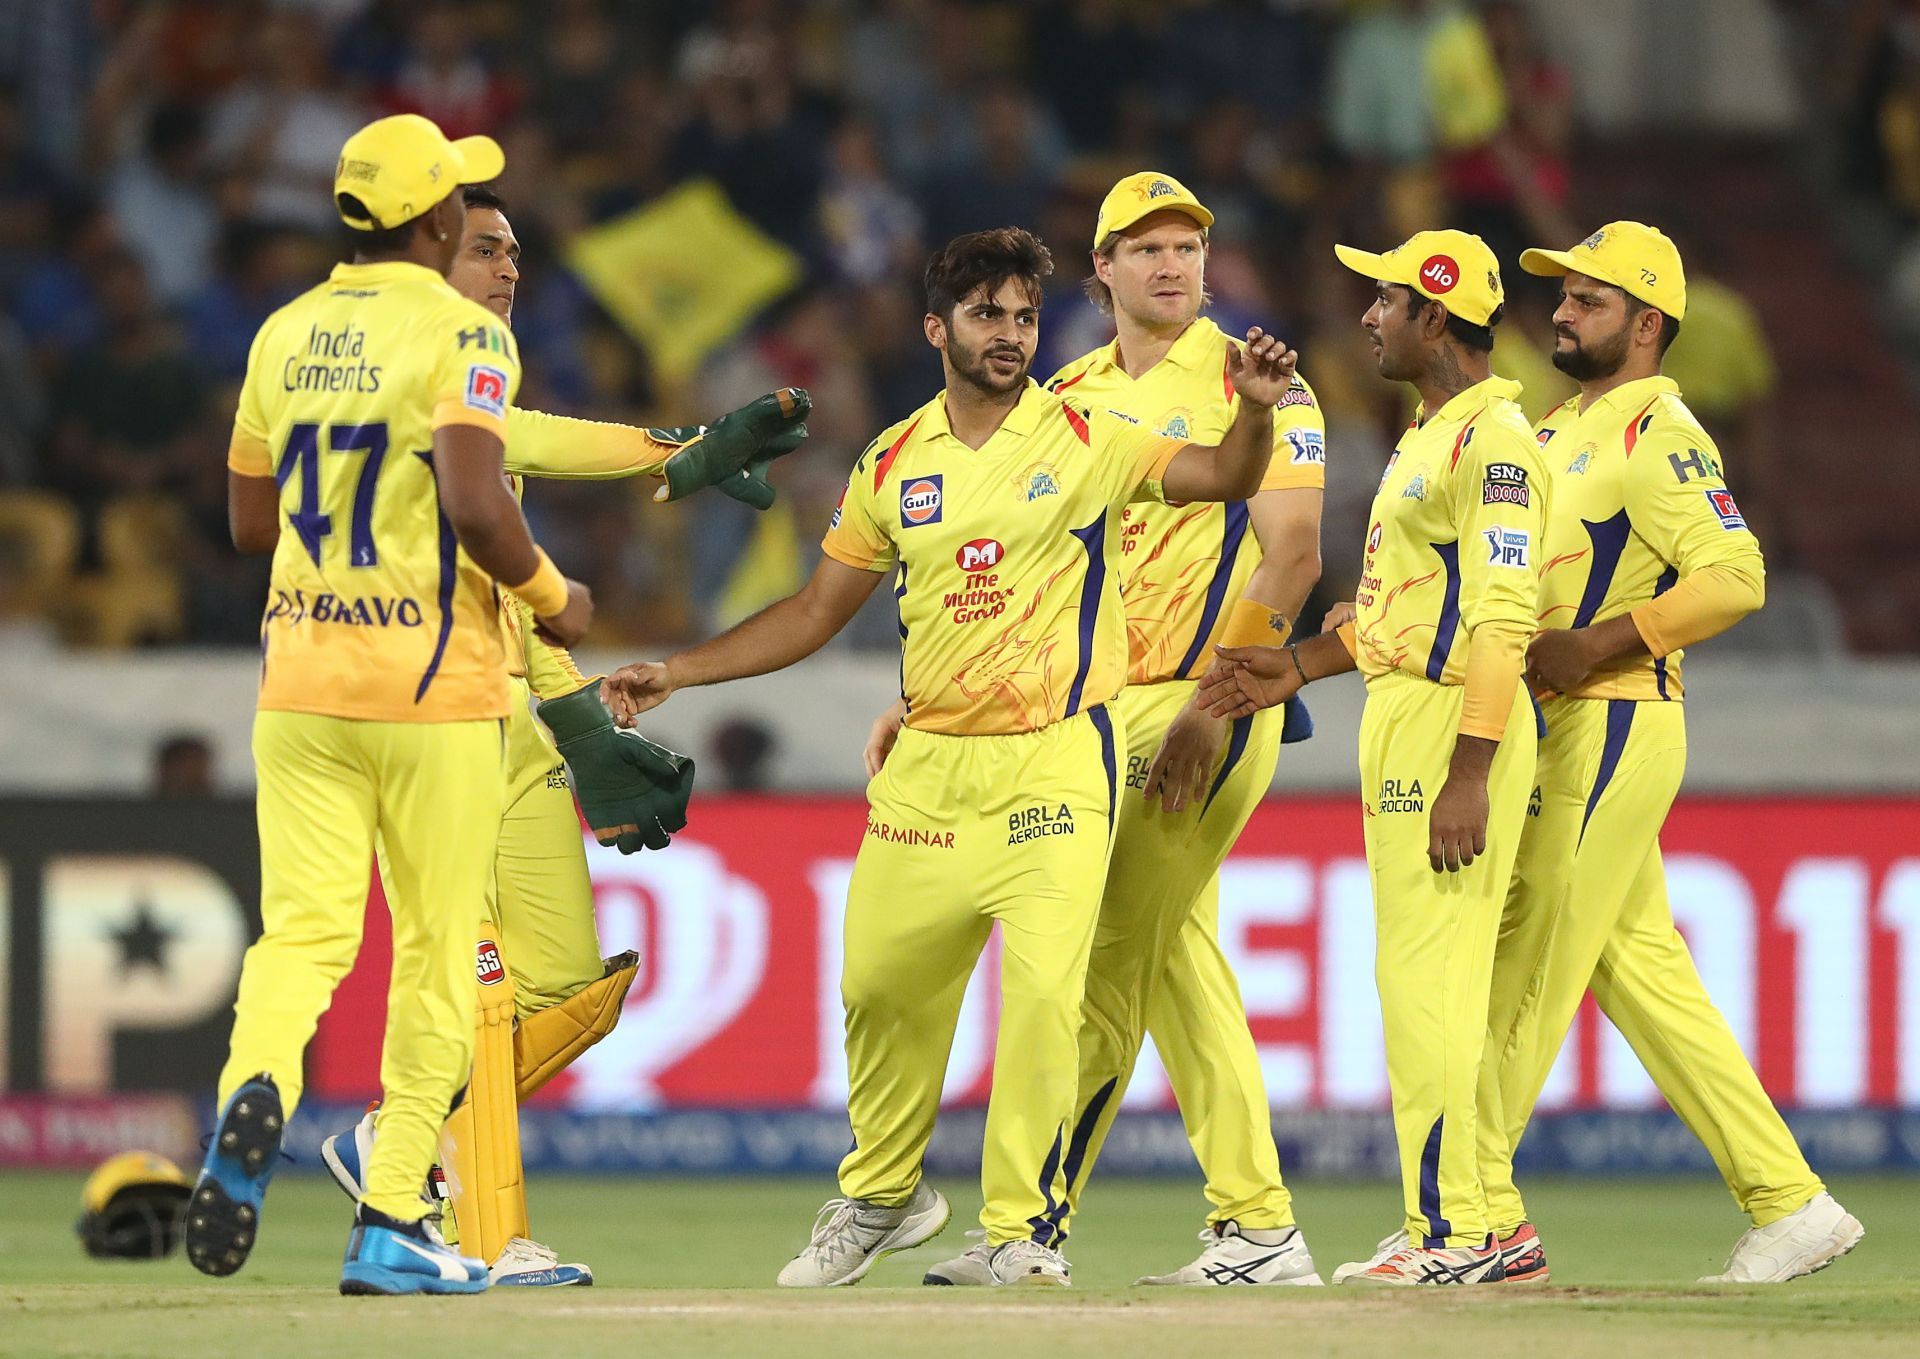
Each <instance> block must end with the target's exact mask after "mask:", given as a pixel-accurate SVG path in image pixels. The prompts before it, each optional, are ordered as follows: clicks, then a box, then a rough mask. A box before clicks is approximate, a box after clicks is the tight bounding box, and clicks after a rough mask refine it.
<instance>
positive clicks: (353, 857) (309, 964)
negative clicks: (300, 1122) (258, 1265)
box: [220, 712, 502, 1220]
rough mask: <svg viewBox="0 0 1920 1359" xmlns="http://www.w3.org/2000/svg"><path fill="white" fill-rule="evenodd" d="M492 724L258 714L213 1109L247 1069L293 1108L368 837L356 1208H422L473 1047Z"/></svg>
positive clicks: (496, 772)
mask: <svg viewBox="0 0 1920 1359" xmlns="http://www.w3.org/2000/svg"><path fill="white" fill-rule="evenodd" d="M501 740H502V738H501V724H500V722H499V721H497V720H485V721H475V722H436V723H424V722H356V721H349V720H347V719H344V718H336V717H318V716H314V715H312V714H308V713H287V712H262V713H260V714H259V715H258V716H257V717H256V718H255V720H254V727H253V754H254V764H255V767H256V769H257V771H258V778H259V793H258V803H257V805H258V817H259V824H260V914H261V918H262V921H263V924H264V926H265V930H264V932H263V933H262V935H261V937H260V939H259V940H258V941H257V942H256V943H255V944H254V945H253V947H251V948H250V949H248V950H247V956H246V961H245V963H244V965H243V966H242V968H241V972H240V995H239V999H238V1001H237V1002H236V1003H235V1005H234V1023H233V1037H232V1041H231V1044H230V1048H229V1052H228V1057H227V1063H226V1066H225V1067H224V1068H223V1069H222V1070H221V1073H220V1100H221V1102H222V1103H224V1102H225V1101H226V1099H227V1097H228V1096H229V1095H230V1094H232V1092H233V1091H234V1090H235V1089H236V1088H238V1086H239V1085H240V1083H241V1082H243V1081H245V1080H246V1079H247V1078H248V1077H250V1076H252V1075H254V1074H255V1073H257V1072H262V1071H264V1072H266V1073H268V1074H269V1075H271V1076H272V1077H273V1079H274V1081H275V1083H276V1084H277V1085H278V1086H279V1088H280V1096H281V1099H282V1101H283V1102H284V1103H285V1106H286V1112H287V1113H288V1114H289V1115H291V1114H292V1113H293V1111H294V1109H295V1108H296V1107H297V1106H298V1104H299V1102H300V1092H301V1061H302V1057H303V1054H304V1053H305V1051H306V1046H307V1043H308V1042H309V1041H310V1040H311V1039H312V1037H313V1031H314V1026H315V1025H316V1024H317V1023H318V1022H319V1019H320V1015H321V1013H322V1012H323V1011H325V1009H326V1008H327V1005H328V1004H329V1003H330V1002H331V1000H332V998H333V990H334V987H335V986H337V985H338V984H339V982H340V979H341V978H342V977H344V976H345V975H346V973H347V970H348V969H349V968H350V967H352V965H353V959H354V955H355V954H356V953H357V952H358V951H359V948H360V931H361V924H362V922H363V921H364V920H365V918H366V910H367V883H368V879H369V876H370V871H371V865H372V863H373V855H374V844H375V840H376V837H378V838H379V839H380V840H382V841H384V843H385V845H386V848H387V856H386V858H387V873H388V896H387V906H388V909H389V911H390V912H391V914H392V916H393V972H392V979H391V981H390V983H389V987H388V994H387V1032H386V1040H385V1043H384V1044H383V1046H382V1048H381V1056H380V1083H381V1086H382V1089H383V1091H384V1097H383V1099H382V1104H381V1108H382V1114H381V1125H380V1127H381V1135H380V1137H379V1139H378V1140H377V1141H376V1142H375V1144H374V1150H373V1155H372V1157H371V1160H370V1164H369V1165H368V1167H367V1170H366V1186H367V1193H366V1202H367V1203H368V1204H369V1205H370V1206H372V1207H373V1208H375V1209H377V1210H379V1211H380V1212H383V1213H386V1214H388V1215H389V1216H392V1217H396V1218H401V1219H407V1220H411V1219H413V1218H417V1217H419V1216H420V1213H421V1202H420V1186H421V1185H422V1184H423V1183H424V1182H425V1181H426V1176H427V1169H428V1167H429V1166H430V1165H431V1164H432V1163H433V1158H434V1143H435V1140H436V1138H437V1136H438V1133H439V1129H440V1123H441V1121H442V1120H443V1119H445V1118H446V1116H447V1110H448V1108H449V1106H450V1105H451V1103H452V1101H453V1097H454V1094H455V1092H457V1091H458V1090H459V1088H460V1087H461V1086H462V1085H463V1084H465V1082H466V1079H467V1068H468V1066H469V1064H470V1062H471V1060H472V1052H473V1009H474V990H475V983H474V965H473V940H474V934H473V929H472V924H473V916H472V911H471V906H470V905H468V903H471V902H474V901H478V900H480V899H481V898H482V896H483V894H484V893H485V891H486V887H487V879H488V877H489V876H490V875H491V873H492V868H493V855H494V845H495V840H496V838H497V836H498V834H499V827H500V797H501V792H500V789H501V779H500V771H501Z"/></svg>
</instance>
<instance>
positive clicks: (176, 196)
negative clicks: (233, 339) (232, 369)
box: [106, 103, 251, 338]
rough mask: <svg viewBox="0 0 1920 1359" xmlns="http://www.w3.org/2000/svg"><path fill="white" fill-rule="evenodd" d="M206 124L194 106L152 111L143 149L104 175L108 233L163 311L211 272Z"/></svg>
mask: <svg viewBox="0 0 1920 1359" xmlns="http://www.w3.org/2000/svg"><path fill="white" fill-rule="evenodd" d="M206 124H207V120H206V114H205V113H204V112H203V111H202V110H201V109H200V108H199V107H198V106H197V105H194V104H185V103H165V104H160V105H158V106H157V107H155V109H154V110H153V113H152V115H151V116H150V117H149V118H148V120H147V127H146V135H145V138H144V144H143V145H141V146H140V147H139V148H138V149H136V150H134V151H132V152H130V153H129V154H127V155H125V156H123V157H122V158H121V159H120V162H119V163H118V164H117V165H115V166H114V167H113V169H112V170H111V171H109V172H108V175H107V199H106V201H107V211H108V212H109V213H110V214H111V215H112V217H113V223H114V227H115V228H116V229H117V230H118V232H119V235H120V239H121V240H122V241H125V242H126V243H127V246H128V248H129V249H131V250H132V251H133V252H134V254H136V255H138V256H139V257H140V262H141V264H142V265H144V266H145V267H146V271H147V278H148V280H149V281H150V282H151V283H152V285H153V291H154V295H155V296H156V297H158V298H159V299H160V301H161V302H162V303H163V304H165V305H167V306H174V305H177V304H179V303H181V302H184V301H185V300H186V299H187V298H189V297H191V296H192V295H193V294H194V293H196V292H198V291H199V290H200V289H201V288H203V287H205V286H206V284H207V280H208V277H209V276H210V275H211V273H212V272H213V264H214V259H213V255H214V249H215V247H216V246H217V244H218V242H219V239H220V217H219V214H218V212H217V211H216V210H215V208H214V202H213V195H212V193H211V191H210V185H209V184H208V182H207V177H206V145H207V137H206ZM249 338H251V337H249Z"/></svg>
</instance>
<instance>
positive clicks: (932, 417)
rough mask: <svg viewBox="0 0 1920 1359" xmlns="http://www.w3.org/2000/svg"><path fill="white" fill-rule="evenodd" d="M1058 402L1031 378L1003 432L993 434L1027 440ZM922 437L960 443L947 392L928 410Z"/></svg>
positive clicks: (1003, 422) (1007, 419) (1003, 424)
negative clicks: (949, 415)
mask: <svg viewBox="0 0 1920 1359" xmlns="http://www.w3.org/2000/svg"><path fill="white" fill-rule="evenodd" d="M1059 399H1060V398H1059V397H1056V396H1054V395H1053V394H1052V393H1050V392H1049V391H1047V389H1046V388H1045V387H1042V386H1041V385H1040V384H1039V383H1037V382H1035V381H1034V380H1033V379H1032V378H1028V379H1027V390H1026V391H1024V392H1022V393H1021V394H1020V400H1019V403H1018V404H1016V405H1015V406H1014V408H1013V409H1012V410H1010V411H1008V412H1007V418H1006V419H1005V420H1002V421H1001V422H1000V428H999V429H996V430H995V431H994V432H993V437H994V438H996V439H997V438H999V437H1000V436H1001V435H1002V434H1007V433H1013V434H1018V435H1020V436H1021V437H1022V438H1025V437H1026V436H1027V435H1029V434H1031V433H1033V432H1034V430H1036V429H1038V428H1039V427H1040V417H1041V416H1042V415H1043V414H1045V413H1046V409H1047V405H1048V403H1049V402H1053V401H1058V400H1059ZM919 433H920V437H921V438H922V439H938V438H941V437H942V436H944V437H946V438H949V439H953V440H954V442H955V443H958V442H959V439H958V438H957V437H956V436H955V435H954V432H953V426H951V425H949V424H948V423H947V394H946V393H945V392H944V391H943V392H941V393H940V395H938V396H936V397H935V398H934V399H933V402H932V404H931V405H929V406H928V407H927V414H926V417H925V419H924V420H923V422H922V423H921V426H920V431H919ZM989 442H991V440H989Z"/></svg>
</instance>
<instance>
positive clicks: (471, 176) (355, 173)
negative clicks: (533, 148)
mask: <svg viewBox="0 0 1920 1359" xmlns="http://www.w3.org/2000/svg"><path fill="white" fill-rule="evenodd" d="M506 167H507V158H506V156H505V154H504V153H502V152H501V150H500V143H499V142H496V141H495V140H494V139H493V138H491V137H462V138H461V139H460V140H459V141H457V142H453V141H448V140H447V134H446V133H444V132H442V131H441V130H440V129H439V128H438V127H437V126H436V125H435V124H434V123H433V121H432V120H431V119H427V118H422V117H421V116H420V115H419V114H417V113H397V114H395V115H394V116H393V117H391V118H381V119H379V120H378V121H376V122H371V123H368V124H367V125H366V126H365V127H363V128H361V129H360V130H359V131H358V132H356V133H354V134H353V135H352V136H351V137H349V138H347V144H346V145H345V146H343V147H341V148H340V164H339V165H338V166H337V167H336V168H335V169H334V172H333V193H334V206H335V207H336V208H338V209H339V212H340V220H341V221H343V222H345V223H346V224H347V225H348V226H350V227H352V228H353V229H354V230H355V231H374V230H378V229H381V228H385V227H397V226H399V225H400V224H401V223H402V222H411V221H412V220H413V219H414V218H416V217H418V216H419V215H420V214H421V213H423V212H425V211H426V210H427V209H428V208H430V207H432V206H433V205H434V204H436V203H438V202H440V200H441V199H443V198H445V197H446V196H447V195H448V194H450V193H452V192H453V191H454V190H455V189H457V188H459V187H460V186H461V185H462V184H484V183H485V182H486V181H487V180H489V179H492V178H493V177H494V176H496V175H498V174H499V173H500V172H501V171H502V170H504V169H506ZM341 194H351V195H353V197H355V198H357V199H358V200H360V202H361V203H362V204H364V205H365V207H366V209H367V212H368V213H369V214H370V215H369V216H366V217H356V216H350V215H348V210H347V208H346V207H344V206H342V205H341V203H340V195H341Z"/></svg>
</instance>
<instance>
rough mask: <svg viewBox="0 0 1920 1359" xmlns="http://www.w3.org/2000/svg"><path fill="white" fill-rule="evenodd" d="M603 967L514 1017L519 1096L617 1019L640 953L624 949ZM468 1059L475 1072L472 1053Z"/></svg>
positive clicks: (609, 1030) (548, 1077) (558, 1069)
mask: <svg viewBox="0 0 1920 1359" xmlns="http://www.w3.org/2000/svg"><path fill="white" fill-rule="evenodd" d="M606 968H607V970H606V975H605V976H603V977H601V978H600V980H599V981H597V982H594V983H593V984H592V985H590V986H586V987H583V988H581V989H580V990H578V991H576V992H574V993H573V994H572V995H571V996H568V997H567V998H566V999H565V1000H563V1001H561V1002H560V1003H559V1004H557V1005H549V1006H547V1007H546V1008H545V1009H544V1010H536V1011H534V1012H533V1013H532V1014H530V1015H528V1016H527V1017H526V1018H524V1019H522V1020H521V1021H520V1028H519V1030H518V1031H517V1032H516V1033H515V1034H514V1036H513V1057H514V1074H515V1078H516V1081H517V1088H518V1093H519V1097H520V1098H521V1099H523V1100H524V1099H526V1098H527V1097H528V1096H530V1095H532V1094H533V1092H534V1091H536V1090H538V1089H539V1088H540V1087H541V1086H543V1085H545V1084H546V1083H547V1082H548V1081H550V1080H552V1079H553V1078H554V1077H555V1076H557V1075H558V1074H560V1072H562V1071H564V1070H566V1068H567V1067H568V1066H569V1065H570V1064H571V1063H572V1062H573V1060H574V1059H575V1058H577V1057H578V1056H579V1055H580V1054H581V1053H583V1052H585V1051H586V1050H587V1049H588V1048H590V1047H592V1046H593V1045H594V1044H595V1043H598V1042H599V1041H600V1040H601V1039H602V1038H605V1037H606V1036H607V1035H608V1034H610V1033H612V1032H613V1026H614V1025H615V1024H618V1023H619V1022H620V1007H621V1006H622V1005H623V1004H625V1003H626V999H627V991H628V989H629V988H630V987H632V985H633V979H634V977H635V976H637V975H638V974H639V971H640V955H639V954H637V953H634V952H632V951H631V950H629V951H628V952H626V953H622V954H620V955H619V956H617V957H613V958H609V959H607V962H606ZM509 1017H511V1016H509ZM474 1065H475V1069H476V1072H477V1070H478V1066H479V1062H478V1059H477V1058H476V1060H475V1063H474Z"/></svg>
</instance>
